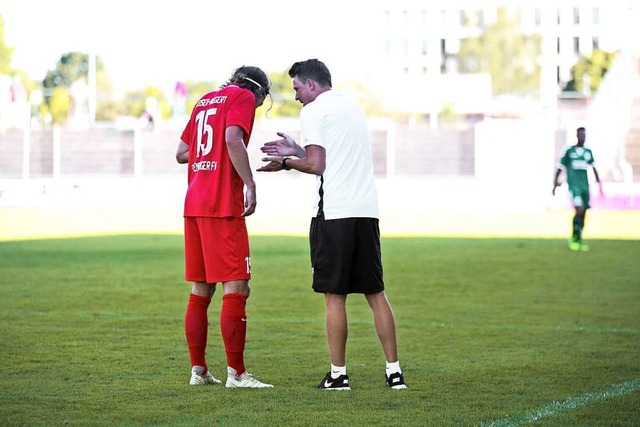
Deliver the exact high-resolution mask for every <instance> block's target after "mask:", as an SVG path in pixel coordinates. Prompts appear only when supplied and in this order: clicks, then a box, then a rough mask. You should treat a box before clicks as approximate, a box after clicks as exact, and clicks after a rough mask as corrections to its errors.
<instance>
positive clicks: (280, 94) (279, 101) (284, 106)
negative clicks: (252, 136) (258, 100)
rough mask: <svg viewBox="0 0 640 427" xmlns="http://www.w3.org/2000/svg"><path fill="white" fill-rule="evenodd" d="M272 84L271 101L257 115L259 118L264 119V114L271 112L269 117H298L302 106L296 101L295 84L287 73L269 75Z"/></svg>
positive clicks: (266, 101)
mask: <svg viewBox="0 0 640 427" xmlns="http://www.w3.org/2000/svg"><path fill="white" fill-rule="evenodd" d="M269 81H270V82H271V91H270V92H271V100H269V99H267V100H265V102H264V104H263V105H262V107H260V108H259V109H258V111H257V113H256V116H257V117H263V116H264V114H261V113H263V112H266V111H267V110H268V111H269V113H268V114H269V117H272V118H276V117H298V115H299V114H300V109H301V108H302V104H300V103H299V102H298V101H296V99H295V92H294V91H293V83H292V81H291V77H289V74H288V73H287V71H283V72H281V73H278V72H272V73H269Z"/></svg>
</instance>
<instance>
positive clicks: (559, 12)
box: [557, 8, 561, 25]
mask: <svg viewBox="0 0 640 427" xmlns="http://www.w3.org/2000/svg"><path fill="white" fill-rule="evenodd" d="M557 14H558V25H560V15H561V11H560V8H558V11H557Z"/></svg>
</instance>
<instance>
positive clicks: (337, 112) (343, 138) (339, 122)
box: [300, 90, 378, 219]
mask: <svg viewBox="0 0 640 427" xmlns="http://www.w3.org/2000/svg"><path fill="white" fill-rule="evenodd" d="M300 121H301V130H302V138H303V143H302V146H304V147H306V146H307V145H319V146H321V147H323V148H324V149H325V152H326V167H325V171H324V174H323V178H324V184H323V186H322V188H323V190H324V196H323V201H324V207H323V210H324V216H325V218H326V219H339V218H358V217H362V218H378V196H377V193H376V186H375V180H374V177H373V163H372V160H371V149H370V146H369V129H368V126H367V119H366V117H365V114H364V111H363V110H362V108H361V107H360V106H359V105H358V104H357V103H356V102H355V101H353V100H350V99H347V98H345V97H344V96H342V95H341V94H339V93H338V92H336V91H335V90H329V91H327V92H324V93H322V94H320V95H319V96H318V97H317V98H316V99H315V100H314V101H313V102H311V103H309V104H307V105H305V106H304V107H303V108H302V110H301V111H300ZM316 182H317V189H318V190H319V188H320V182H321V181H320V177H319V176H318V177H317V181H316ZM319 201H320V195H319V194H318V195H317V196H316V202H315V207H314V215H316V214H317V212H318V203H319Z"/></svg>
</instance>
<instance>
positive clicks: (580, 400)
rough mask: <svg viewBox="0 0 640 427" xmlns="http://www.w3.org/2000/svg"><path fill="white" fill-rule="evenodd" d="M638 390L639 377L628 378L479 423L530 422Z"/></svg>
mask: <svg viewBox="0 0 640 427" xmlns="http://www.w3.org/2000/svg"><path fill="white" fill-rule="evenodd" d="M637 390H640V379H636V380H629V381H625V382H622V383H618V384H613V385H610V386H609V387H607V388H605V389H602V390H600V391H596V392H592V393H585V394H583V395H581V396H575V397H569V398H568V399H567V400H565V401H564V402H552V403H551V404H549V405H547V406H543V407H541V408H538V409H534V410H533V411H530V412H527V413H524V414H520V415H513V416H509V417H506V418H502V419H501V420H493V421H489V422H486V423H482V424H480V426H481V427H502V426H521V425H524V424H530V423H533V422H535V421H538V420H541V419H543V418H548V417H552V416H554V415H557V414H559V413H560V412H564V411H568V410H570V409H577V408H581V407H583V406H587V405H591V404H593V403H598V402H601V401H603V400H605V399H609V398H612V397H620V396H626V395H628V394H631V393H633V392H634V391H637Z"/></svg>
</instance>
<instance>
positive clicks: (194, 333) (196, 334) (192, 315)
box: [184, 294, 211, 374]
mask: <svg viewBox="0 0 640 427" xmlns="http://www.w3.org/2000/svg"><path fill="white" fill-rule="evenodd" d="M210 303H211V298H207V297H201V296H198V295H194V294H191V295H190V296H189V304H187V313H186V315H185V318H184V330H185V334H186V336H187V345H188V346H189V357H190V358H191V366H196V365H198V366H202V367H203V368H204V372H203V374H204V373H206V372H207V371H208V368H207V362H206V359H205V355H204V353H205V350H206V348H207V332H208V328H209V318H208V317H207V309H208V308H209V304H210Z"/></svg>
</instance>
